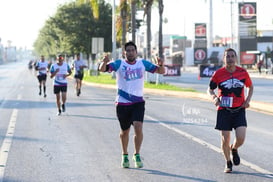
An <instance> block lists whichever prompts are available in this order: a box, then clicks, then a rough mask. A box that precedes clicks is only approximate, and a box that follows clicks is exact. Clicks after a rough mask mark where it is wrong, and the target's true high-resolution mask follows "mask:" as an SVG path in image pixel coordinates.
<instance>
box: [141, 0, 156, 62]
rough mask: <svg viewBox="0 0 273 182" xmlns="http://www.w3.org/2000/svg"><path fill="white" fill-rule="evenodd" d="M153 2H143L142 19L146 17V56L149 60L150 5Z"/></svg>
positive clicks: (146, 0)
mask: <svg viewBox="0 0 273 182" xmlns="http://www.w3.org/2000/svg"><path fill="white" fill-rule="evenodd" d="M153 1H154V0H143V5H144V17H145V16H146V24H147V50H146V52H147V53H146V55H147V59H150V58H151V40H152V35H151V16H152V15H151V14H152V5H153Z"/></svg>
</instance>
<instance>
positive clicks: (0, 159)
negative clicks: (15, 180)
mask: <svg viewBox="0 0 273 182" xmlns="http://www.w3.org/2000/svg"><path fill="white" fill-rule="evenodd" d="M17 113H18V110H17V109H14V110H13V111H12V114H11V118H10V121H9V126H8V129H7V133H6V136H5V138H4V141H3V143H2V146H1V150H0V182H3V179H4V172H5V167H6V163H7V160H8V155H9V150H10V147H11V143H12V139H13V136H14V130H15V124H16V120H17Z"/></svg>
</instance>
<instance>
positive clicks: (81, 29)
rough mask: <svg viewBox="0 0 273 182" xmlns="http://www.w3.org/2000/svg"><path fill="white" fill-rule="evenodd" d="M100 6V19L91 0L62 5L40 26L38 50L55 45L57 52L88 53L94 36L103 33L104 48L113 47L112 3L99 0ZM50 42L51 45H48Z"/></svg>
mask: <svg viewBox="0 0 273 182" xmlns="http://www.w3.org/2000/svg"><path fill="white" fill-rule="evenodd" d="M98 6H99V12H100V16H99V17H98V19H95V18H94V17H93V13H92V9H91V8H90V5H89V3H85V4H80V3H75V2H73V3H69V4H65V5H63V6H61V7H59V8H58V10H57V12H56V14H55V15H54V16H53V17H51V18H50V19H49V20H48V21H47V22H46V24H45V26H44V27H43V28H42V29H41V31H40V34H39V36H38V38H37V40H36V41H35V45H34V48H35V50H36V52H38V53H40V52H46V51H52V50H54V49H55V51H53V52H54V54H56V52H59V53H60V52H61V53H65V54H67V55H72V54H75V53H77V52H82V53H85V54H86V55H87V56H88V57H89V55H90V52H91V48H92V47H91V46H92V45H91V38H92V37H104V40H105V43H104V45H105V46H104V48H105V51H111V48H112V46H111V20H112V16H111V15H112V14H111V6H110V5H109V4H105V2H104V1H100V2H99V4H98ZM47 46H48V47H50V48H47V49H45V48H44V47H47ZM48 54H52V53H48ZM45 55H47V54H45Z"/></svg>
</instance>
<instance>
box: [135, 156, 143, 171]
mask: <svg viewBox="0 0 273 182" xmlns="http://www.w3.org/2000/svg"><path fill="white" fill-rule="evenodd" d="M133 160H134V161H135V167H136V168H142V167H143V163H142V161H141V158H140V155H139V154H135V155H134V156H133Z"/></svg>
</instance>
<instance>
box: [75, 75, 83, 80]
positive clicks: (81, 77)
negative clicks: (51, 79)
mask: <svg viewBox="0 0 273 182" xmlns="http://www.w3.org/2000/svg"><path fill="white" fill-rule="evenodd" d="M74 78H75V79H80V80H82V79H83V73H78V74H75V75H74Z"/></svg>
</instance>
